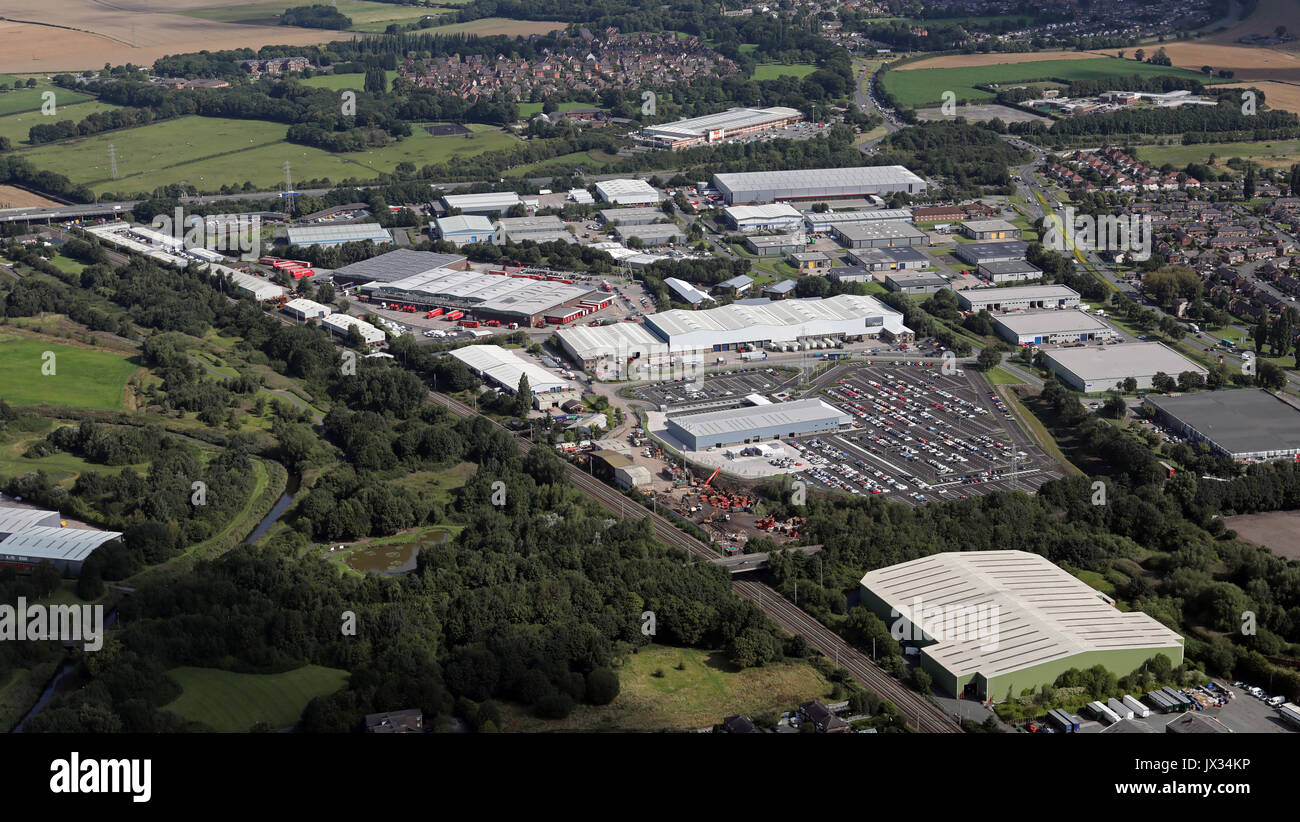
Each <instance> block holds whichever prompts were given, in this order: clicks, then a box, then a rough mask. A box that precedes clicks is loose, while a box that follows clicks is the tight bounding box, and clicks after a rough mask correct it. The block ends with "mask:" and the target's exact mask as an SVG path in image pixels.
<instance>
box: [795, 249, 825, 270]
mask: <svg viewBox="0 0 1300 822" xmlns="http://www.w3.org/2000/svg"><path fill="white" fill-rule="evenodd" d="M788 262H789V263H790V265H792V266H794V267H795V269H796V270H797V271H798V272H799V273H800V274H815V273H816V272H818V271H822V270H824V269H827V268H830V267H831V258H830V255H828V254H823V253H822V252H820V251H796V252H795V253H793V254H791V255H790V256H789V258H788Z"/></svg>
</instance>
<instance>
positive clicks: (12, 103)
mask: <svg viewBox="0 0 1300 822" xmlns="http://www.w3.org/2000/svg"><path fill="white" fill-rule="evenodd" d="M47 91H53V92H54V106H55V108H56V109H58V108H60V107H62V106H71V105H73V104H74V103H84V102H86V101H87V100H92V99H94V98H93V97H91V96H89V95H87V94H79V93H77V92H75V91H68V90H67V89H62V88H56V87H55V86H51V85H48V84H45V85H41V86H37V87H36V88H24V89H19V90H17V91H5V92H0V115H3V114H14V113H16V112H20V111H40V110H41V104H42V103H43V102H44V96H43V95H44V94H45V92H47ZM54 119H63V118H62V117H55V118H54Z"/></svg>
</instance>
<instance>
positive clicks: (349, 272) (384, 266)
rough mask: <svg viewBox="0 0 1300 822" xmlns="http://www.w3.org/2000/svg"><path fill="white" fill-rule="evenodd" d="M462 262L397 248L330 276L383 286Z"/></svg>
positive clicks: (448, 256)
mask: <svg viewBox="0 0 1300 822" xmlns="http://www.w3.org/2000/svg"><path fill="white" fill-rule="evenodd" d="M463 262H465V258H464V257H462V256H461V255H459V254H434V253H432V252H429V251H413V250H411V249H409V248H399V249H397V250H396V251H390V252H388V253H387V254H380V255H379V256H378V257H371V258H370V259H368V260H362V261H361V262H357V263H352V264H351V265H345V266H343V267H342V268H340V269H337V270H335V272H334V276H336V277H346V278H350V279H365V280H366V281H368V282H381V283H387V282H392V281H394V280H400V279H402V278H404V277H410V276H412V275H414V274H424V273H426V272H429V271H433V270H435V269H439V268H447V267H449V266H453V265H459V264H460V263H463Z"/></svg>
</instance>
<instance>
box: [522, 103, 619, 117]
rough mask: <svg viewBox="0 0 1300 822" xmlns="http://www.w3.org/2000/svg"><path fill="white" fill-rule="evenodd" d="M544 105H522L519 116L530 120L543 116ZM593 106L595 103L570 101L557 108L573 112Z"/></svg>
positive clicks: (560, 104)
mask: <svg viewBox="0 0 1300 822" xmlns="http://www.w3.org/2000/svg"><path fill="white" fill-rule="evenodd" d="M543 105H545V104H544V103H520V104H519V116H520V117H524V118H528V117H532V116H533V115H535V114H541V113H542V106H543ZM593 105H594V104H593V103H578V102H572V101H570V102H567V103H559V104H558V105H557V106H556V108H557V109H558V110H559V111H561V112H565V111H573V110H574V109H575V108H591V107H592V106H593ZM595 107H596V108H601V107H600V106H595Z"/></svg>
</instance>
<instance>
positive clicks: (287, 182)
mask: <svg viewBox="0 0 1300 822" xmlns="http://www.w3.org/2000/svg"><path fill="white" fill-rule="evenodd" d="M284 196H285V197H287V198H288V199H289V213H290V214H293V180H292V178H291V177H290V176H289V161H288V160H285V161H284Z"/></svg>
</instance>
